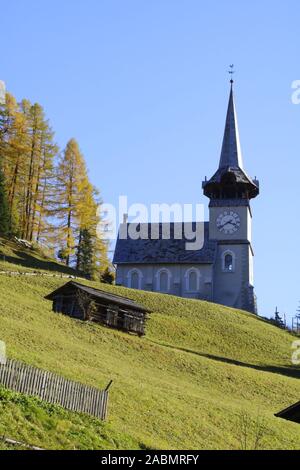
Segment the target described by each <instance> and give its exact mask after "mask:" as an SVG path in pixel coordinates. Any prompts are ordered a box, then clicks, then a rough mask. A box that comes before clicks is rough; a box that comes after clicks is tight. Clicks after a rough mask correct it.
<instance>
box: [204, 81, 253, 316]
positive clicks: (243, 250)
mask: <svg viewBox="0 0 300 470" xmlns="http://www.w3.org/2000/svg"><path fill="white" fill-rule="evenodd" d="M230 84H231V86H230V95H229V103H228V110H227V116H226V124H225V131H224V138H223V144H222V150H221V157H220V162H219V168H218V170H217V171H216V173H215V174H214V175H213V176H212V177H211V178H210V179H209V180H207V179H205V181H204V182H203V184H202V187H203V192H204V195H205V196H207V197H208V198H209V199H210V203H209V238H210V239H211V240H215V242H216V244H217V250H216V259H215V262H214V268H213V270H214V273H213V285H212V297H213V299H212V300H213V301H214V302H216V303H220V304H223V305H228V306H230V307H235V308H240V309H243V310H247V311H249V312H252V313H257V307H256V297H255V294H254V287H253V256H254V253H253V248H252V239H251V235H252V228H251V222H252V212H251V207H250V200H251V199H252V198H255V197H256V196H257V195H258V194H259V182H258V181H257V180H256V179H252V178H250V177H249V176H248V175H247V173H246V172H245V170H244V166H243V160H242V153H241V147H240V140H239V131H238V125H237V116H236V110H235V103H234V96H233V80H231V81H230Z"/></svg>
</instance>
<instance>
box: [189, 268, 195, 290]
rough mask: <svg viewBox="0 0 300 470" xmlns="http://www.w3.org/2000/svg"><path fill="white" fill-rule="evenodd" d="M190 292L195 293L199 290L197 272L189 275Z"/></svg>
mask: <svg viewBox="0 0 300 470" xmlns="http://www.w3.org/2000/svg"><path fill="white" fill-rule="evenodd" d="M189 290H190V291H194V292H195V291H196V290H197V274H196V273H195V271H191V272H190V275H189Z"/></svg>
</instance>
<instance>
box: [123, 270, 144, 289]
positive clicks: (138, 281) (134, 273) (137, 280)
mask: <svg viewBox="0 0 300 470" xmlns="http://www.w3.org/2000/svg"><path fill="white" fill-rule="evenodd" d="M142 277H143V275H142V273H141V271H140V270H139V269H132V270H131V271H129V273H128V274H127V278H128V287H131V288H132V289H141V288H142Z"/></svg>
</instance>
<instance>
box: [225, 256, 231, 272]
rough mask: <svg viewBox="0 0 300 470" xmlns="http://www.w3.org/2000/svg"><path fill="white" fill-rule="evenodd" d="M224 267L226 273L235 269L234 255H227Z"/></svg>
mask: <svg viewBox="0 0 300 470" xmlns="http://www.w3.org/2000/svg"><path fill="white" fill-rule="evenodd" d="M224 267H225V271H232V269H233V258H232V255H229V254H227V255H225V260H224Z"/></svg>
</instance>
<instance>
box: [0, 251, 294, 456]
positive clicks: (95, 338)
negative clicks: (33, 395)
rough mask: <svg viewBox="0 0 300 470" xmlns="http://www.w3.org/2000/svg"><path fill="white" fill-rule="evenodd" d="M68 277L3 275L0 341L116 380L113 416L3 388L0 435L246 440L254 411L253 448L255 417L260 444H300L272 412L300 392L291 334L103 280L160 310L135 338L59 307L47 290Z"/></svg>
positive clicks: (51, 365) (40, 360) (76, 441)
mask: <svg viewBox="0 0 300 470" xmlns="http://www.w3.org/2000/svg"><path fill="white" fill-rule="evenodd" d="M17 251H18V250H16V252H17ZM16 256H17V253H16ZM32 256H33V257H34V255H32ZM11 261H13V260H11ZM11 266H12V269H14V268H15V266H13V265H12V264H11ZM64 282H66V280H65V279H60V278H56V277H53V278H52V277H42V276H36V277H30V278H29V277H25V276H24V277H23V276H21V277H13V276H9V275H0V299H1V311H0V339H2V340H4V341H6V343H7V348H8V354H9V356H10V357H12V358H16V359H20V360H23V361H25V362H27V363H30V364H33V365H36V366H38V367H42V368H45V369H49V370H51V371H54V372H57V373H60V374H62V375H64V376H65V377H67V378H70V379H74V380H79V381H81V382H83V383H86V384H90V385H94V386H97V387H104V386H105V385H106V384H107V383H108V381H109V380H110V379H113V381H114V383H113V386H112V388H111V396H110V408H109V422H108V423H106V424H102V423H99V422H98V421H97V420H94V419H92V418H89V417H87V416H83V415H79V414H76V413H69V412H66V411H63V410H61V409H60V408H59V407H55V410H54V411H53V407H52V406H49V405H45V404H43V405H42V404H41V403H40V402H38V400H33V399H26V398H24V397H22V396H17V398H16V394H13V395H14V397H15V398H14V399H13V398H11V397H10V396H9V397H8V398H6V399H5V400H3V398H2V396H3V393H5V392H3V391H2V392H0V435H1V434H3V433H4V431H5V434H6V435H9V437H12V438H14V439H17V440H25V442H29V443H30V444H33V445H37V446H40V447H45V448H55V447H59V448H109V447H111V448H124V449H125V448H145V447H146V448H155V449H158V448H166V449H184V448H187V449H239V448H240V447H241V444H240V437H241V432H242V431H241V416H242V415H244V414H247V419H248V421H249V424H248V426H247V428H248V432H249V436H250V441H249V442H250V444H249V446H250V447H251V445H252V444H251V442H252V440H253V439H254V434H255V422H256V420H257V417H258V416H259V419H260V420H261V421H263V423H264V433H263V434H264V438H263V442H262V447H264V448H278V449H279V448H282V449H289V448H292V449H293V448H300V433H299V430H300V428H299V425H297V424H294V423H290V422H287V421H284V420H281V419H278V418H275V417H274V413H275V412H277V411H278V410H280V409H282V408H284V407H285V406H287V405H289V404H292V403H294V402H296V401H298V400H299V399H300V383H299V378H300V370H299V368H298V369H297V368H296V367H292V366H291V362H290V358H291V342H292V340H293V339H294V338H293V337H292V336H290V335H289V334H288V333H286V332H284V331H282V330H280V329H278V328H276V327H274V326H272V325H270V324H268V323H266V322H264V321H262V320H260V319H258V318H256V317H255V316H252V315H250V314H247V313H245V312H240V311H236V310H232V309H229V308H226V307H222V306H217V305H214V304H210V303H206V302H200V301H195V300H186V299H180V298H176V297H173V296H167V295H161V294H154V293H146V292H142V291H134V290H129V289H125V288H120V287H114V286H107V285H101V286H100V285H99V284H98V286H100V287H101V288H102V289H106V290H108V291H112V292H117V293H118V294H126V296H128V297H130V298H132V299H135V300H137V301H139V302H142V303H143V304H144V305H145V306H146V307H148V308H150V309H151V310H153V313H152V315H151V319H150V321H149V324H148V330H147V335H146V337H144V338H138V337H136V336H133V335H128V334H125V333H122V332H119V331H115V330H111V329H108V328H105V327H102V326H99V325H96V324H89V323H83V322H81V321H77V320H72V319H70V318H68V317H66V316H63V315H58V314H54V313H53V312H52V311H51V303H50V302H49V301H46V300H45V299H44V296H45V295H46V294H47V293H49V292H51V291H52V290H54V289H55V288H57V287H58V286H60V285H62V284H63V283H64ZM85 283H86V284H90V285H93V286H94V287H97V284H95V283H88V282H87V281H85ZM24 400H25V401H24ZM26 400H27V401H26ZM28 410H29V411H28ZM48 430H49V431H48ZM251 436H252V437H251ZM0 445H1V444H0Z"/></svg>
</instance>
